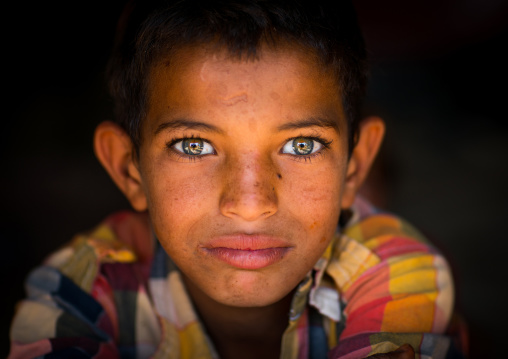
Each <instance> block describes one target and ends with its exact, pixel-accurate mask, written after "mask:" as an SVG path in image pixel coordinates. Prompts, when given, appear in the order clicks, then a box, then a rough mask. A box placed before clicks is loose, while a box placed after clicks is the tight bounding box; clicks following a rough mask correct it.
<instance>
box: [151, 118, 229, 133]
mask: <svg viewBox="0 0 508 359" xmlns="http://www.w3.org/2000/svg"><path fill="white" fill-rule="evenodd" d="M164 130H200V131H205V132H215V133H224V131H223V130H221V129H220V128H218V127H216V126H214V125H211V124H208V123H204V122H199V121H196V120H192V119H188V118H177V119H173V120H171V121H168V122H164V123H161V124H160V125H159V126H157V129H156V130H155V132H154V135H157V134H159V133H160V132H161V131H164Z"/></svg>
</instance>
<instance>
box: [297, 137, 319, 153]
mask: <svg viewBox="0 0 508 359" xmlns="http://www.w3.org/2000/svg"><path fill="white" fill-rule="evenodd" d="M313 148H314V141H313V140H311V139H308V138H295V139H294V140H293V149H294V150H295V153H297V154H299V155H308V154H309V153H311V152H312V150H313Z"/></svg>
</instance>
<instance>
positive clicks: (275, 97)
mask: <svg viewBox="0 0 508 359" xmlns="http://www.w3.org/2000/svg"><path fill="white" fill-rule="evenodd" d="M270 97H271V98H272V99H273V100H278V99H280V95H279V94H278V93H277V92H271V93H270Z"/></svg>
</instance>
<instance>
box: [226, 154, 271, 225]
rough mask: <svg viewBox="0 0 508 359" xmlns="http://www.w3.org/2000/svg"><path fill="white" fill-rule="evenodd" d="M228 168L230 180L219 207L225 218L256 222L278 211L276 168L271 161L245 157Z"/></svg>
mask: <svg viewBox="0 0 508 359" xmlns="http://www.w3.org/2000/svg"><path fill="white" fill-rule="evenodd" d="M226 167H227V169H226V171H225V173H224V175H225V176H227V180H226V181H224V183H225V185H224V188H223V189H222V194H221V198H220V204H219V206H220V211H221V213H222V214H223V215H224V216H226V217H230V218H233V219H243V220H245V221H256V220H258V219H263V218H267V217H270V216H273V215H274V214H275V213H276V212H277V194H276V188H275V186H274V183H275V181H274V177H275V176H276V169H275V166H274V164H273V162H272V160H271V159H268V158H265V159H263V158H262V157H261V156H259V155H256V154H245V155H242V156H240V157H239V158H236V159H234V160H231V161H229V163H228V164H227V165H226Z"/></svg>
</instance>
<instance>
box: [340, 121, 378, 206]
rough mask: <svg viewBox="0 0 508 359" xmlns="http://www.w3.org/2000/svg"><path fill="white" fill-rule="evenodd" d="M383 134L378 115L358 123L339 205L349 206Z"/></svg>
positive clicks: (374, 156)
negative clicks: (357, 131) (356, 135)
mask: <svg viewBox="0 0 508 359" xmlns="http://www.w3.org/2000/svg"><path fill="white" fill-rule="evenodd" d="M384 134H385V124H384V122H383V120H382V119H381V118H379V117H375V116H372V117H367V118H365V119H364V120H363V121H362V122H361V123H360V128H359V137H358V143H357V144H356V147H355V148H354V149H353V153H352V154H351V158H350V159H349V163H348V168H347V174H346V182H345V187H344V192H343V194H342V200H341V207H342V208H343V209H345V208H349V207H351V205H352V204H353V202H354V199H355V196H356V193H357V192H358V189H359V188H360V186H361V185H362V183H363V181H364V180H365V178H367V174H368V173H369V170H370V167H371V165H372V163H373V162H374V159H375V158H376V155H377V152H378V150H379V147H380V146H381V143H382V142H383V137H384Z"/></svg>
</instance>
